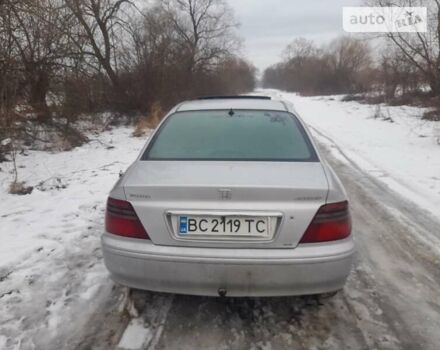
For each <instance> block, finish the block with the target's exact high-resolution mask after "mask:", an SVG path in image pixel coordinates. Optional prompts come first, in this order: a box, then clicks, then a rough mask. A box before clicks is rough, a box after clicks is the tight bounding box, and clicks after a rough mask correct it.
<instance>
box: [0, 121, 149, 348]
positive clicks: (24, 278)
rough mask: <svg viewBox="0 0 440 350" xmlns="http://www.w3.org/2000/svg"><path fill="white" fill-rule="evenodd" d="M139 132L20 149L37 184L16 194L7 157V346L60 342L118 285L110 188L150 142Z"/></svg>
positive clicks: (3, 342) (2, 340)
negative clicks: (106, 228) (110, 262)
mask: <svg viewBox="0 0 440 350" xmlns="http://www.w3.org/2000/svg"><path fill="white" fill-rule="evenodd" d="M131 132H132V130H130V129H128V128H118V129H114V130H113V131H107V132H105V133H103V134H101V135H91V138H95V141H92V142H91V143H89V144H87V145H84V146H82V147H80V148H76V149H74V150H73V151H70V152H62V153H57V154H51V153H47V152H33V151H29V152H26V156H24V155H20V156H19V157H18V162H17V163H18V164H17V165H18V167H19V169H18V172H19V180H20V181H26V183H27V185H31V186H36V188H35V189H34V191H33V192H32V194H31V195H26V196H16V195H10V194H8V193H7V191H8V186H9V184H10V182H11V181H12V179H13V176H12V174H11V173H10V170H11V167H12V164H11V163H1V164H0V169H1V171H0V186H1V187H0V198H1V200H0V223H1V226H0V237H1V244H0V349H2V350H3V349H33V348H37V349H47V348H49V347H48V346H47V344H50V348H56V343H55V342H56V341H57V340H58V341H62V340H63V339H67V338H68V337H70V336H72V334H74V332H75V331H76V330H78V329H79V328H80V327H81V325H82V324H83V323H85V322H86V321H87V320H88V318H89V317H88V316H90V315H91V314H92V313H93V311H94V310H95V309H96V307H97V305H98V303H99V299H105V296H104V294H105V293H109V292H110V290H111V288H109V286H111V282H110V281H109V280H108V278H107V272H106V271H105V268H104V266H103V264H102V256H101V250H100V243H99V237H100V234H101V232H102V228H103V218H104V208H105V201H106V198H107V194H108V192H109V191H110V189H111V187H112V185H113V184H114V182H115V181H116V180H117V178H118V173H119V171H121V170H123V171H124V170H125V169H126V168H127V166H128V165H129V164H130V163H131V162H132V161H133V160H134V159H135V158H136V156H137V155H138V153H139V151H140V149H141V147H142V146H143V144H144V143H145V138H143V139H142V138H134V137H131ZM42 182H43V183H42ZM40 183H41V184H40ZM39 184H40V185H39ZM59 348H62V346H61V344H60V347H59Z"/></svg>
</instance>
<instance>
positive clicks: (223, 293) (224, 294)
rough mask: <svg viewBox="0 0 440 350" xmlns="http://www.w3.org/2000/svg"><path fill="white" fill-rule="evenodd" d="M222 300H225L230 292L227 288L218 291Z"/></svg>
mask: <svg viewBox="0 0 440 350" xmlns="http://www.w3.org/2000/svg"><path fill="white" fill-rule="evenodd" d="M217 293H218V295H219V297H220V298H224V297H225V296H226V294H227V293H228V291H227V290H226V289H225V288H219V289H218V291H217Z"/></svg>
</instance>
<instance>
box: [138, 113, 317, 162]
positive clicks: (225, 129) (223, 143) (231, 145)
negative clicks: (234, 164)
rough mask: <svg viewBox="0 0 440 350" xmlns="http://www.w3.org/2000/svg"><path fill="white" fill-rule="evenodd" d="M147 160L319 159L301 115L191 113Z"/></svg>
mask: <svg viewBox="0 0 440 350" xmlns="http://www.w3.org/2000/svg"><path fill="white" fill-rule="evenodd" d="M142 160H236V161H304V162H307V161H308V162H311V161H317V157H316V153H315V152H314V150H313V146H312V145H311V143H310V141H309V139H308V137H307V135H306V134H305V132H304V129H303V127H302V126H301V124H300V123H299V122H298V120H297V119H296V117H295V116H293V115H292V114H290V113H287V112H277V111H250V110H236V111H225V110H221V111H190V112H178V113H175V114H173V115H171V116H170V117H169V118H168V119H167V120H166V121H165V123H164V124H162V126H161V128H160V129H159V131H158V132H157V133H156V135H155V137H154V138H153V140H152V141H151V143H150V145H149V147H148V148H147V150H146V151H145V153H144V155H143V157H142Z"/></svg>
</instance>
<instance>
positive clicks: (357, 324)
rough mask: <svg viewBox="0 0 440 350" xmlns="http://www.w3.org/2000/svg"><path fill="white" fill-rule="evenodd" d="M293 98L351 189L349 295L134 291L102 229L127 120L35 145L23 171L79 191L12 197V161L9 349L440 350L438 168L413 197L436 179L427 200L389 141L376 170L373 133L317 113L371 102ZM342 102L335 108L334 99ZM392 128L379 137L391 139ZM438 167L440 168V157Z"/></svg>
mask: <svg viewBox="0 0 440 350" xmlns="http://www.w3.org/2000/svg"><path fill="white" fill-rule="evenodd" d="M291 98H292V99H293V100H294V102H295V105H296V107H297V109H298V110H299V112H300V113H301V114H302V115H303V117H304V119H305V120H306V121H307V122H308V123H310V124H311V125H312V127H313V128H314V130H315V133H316V136H317V139H318V141H319V143H320V147H322V150H323V152H324V153H325V154H326V155H327V158H328V159H329V160H330V162H331V163H332V165H333V166H334V168H335V169H336V171H337V172H338V174H339V175H340V176H341V179H342V180H343V182H344V184H345V186H346V188H347V190H348V193H349V197H350V199H351V203H352V213H353V218H354V225H355V235H356V241H357V246H358V254H357V257H356V267H355V269H354V270H353V273H352V274H351V276H350V278H349V281H348V284H347V286H346V288H345V289H344V292H343V293H341V294H339V295H337V296H336V297H335V298H333V299H325V300H322V299H321V300H317V299H316V298H263V299H262V298H247V299H236V298H233V299H218V298H202V297H191V296H178V295H175V296H173V295H164V294H159V293H147V292H145V293H143V292H142V293H135V294H134V295H131V296H127V290H126V288H123V287H119V286H114V285H113V283H112V282H110V281H109V280H108V277H107V273H106V271H105V268H104V267H103V264H102V258H101V252H100V250H99V235H100V232H101V230H102V224H103V210H104V204H105V198H106V195H107V192H108V191H109V189H110V187H111V185H112V184H113V182H114V181H115V179H116V178H117V174H118V172H119V170H121V169H124V168H125V167H126V166H127V165H128V164H129V163H130V162H131V161H132V159H134V157H135V156H136V155H137V153H138V151H139V149H140V148H141V146H142V144H143V142H144V140H139V139H135V138H132V137H129V134H130V130H128V129H117V130H114V131H113V132H111V133H105V134H103V135H102V136H100V140H101V141H103V142H104V143H105V144H110V142H111V145H112V146H114V147H115V148H112V149H108V148H106V147H105V146H103V145H102V144H100V143H92V144H89V145H86V146H83V147H81V148H78V149H76V150H74V151H72V152H68V153H60V154H46V153H40V152H32V153H31V154H29V156H27V157H20V159H19V161H20V164H21V165H23V166H25V168H22V169H20V172H21V176H22V179H23V180H27V182H28V183H29V184H30V185H34V184H37V183H38V182H40V181H42V180H45V179H47V178H52V177H54V178H60V179H61V182H62V183H64V184H65V185H66V186H67V187H66V188H61V189H56V188H50V187H51V185H50V183H49V184H46V185H45V186H43V187H42V189H44V190H45V191H40V190H34V192H33V193H32V195H30V196H27V197H16V196H11V195H8V194H6V187H7V184H8V181H9V180H10V178H11V175H10V174H8V171H7V167H8V166H9V165H7V164H5V163H2V164H0V167H1V168H2V171H1V172H0V181H1V185H2V194H1V196H2V201H1V202H0V220H1V226H0V230H1V237H2V243H3V244H2V245H1V246H0V349H1V350H3V349H7V350H9V349H26V350H27V349H33V348H36V349H45V350H46V349H48V350H50V349H97V350H99V349H141V348H145V349H194V348H198V349H427V350H431V349H432V350H434V349H435V350H436V349H437V348H438V346H437V345H438V344H440V333H439V332H438V329H440V294H439V290H440V253H439V250H438V247H440V237H439V229H438V227H439V224H440V222H439V220H438V218H436V215H435V214H436V213H435V212H433V211H432V210H431V211H430V209H432V204H433V203H436V201H439V197H440V196H439V195H438V194H436V193H437V192H436V191H437V190H438V187H436V186H437V184H436V182H435V181H433V182H431V181H430V180H429V177H430V176H431V175H430V172H431V171H432V170H431V168H427V167H426V166H425V167H424V168H423V169H425V170H426V171H425V173H424V174H423V173H422V171H420V170H421V169H420V167H423V164H424V163H422V162H420V163H417V167H419V169H416V170H417V171H416V170H411V171H413V172H412V173H411V176H416V178H414V179H415V180H414V181H412V182H411V181H410V182H409V184H408V186H407V188H408V190H409V191H410V192H411V193H412V191H414V190H417V191H420V192H419V193H424V192H423V191H425V190H428V189H429V186H434V188H433V191H432V192H431V193H430V196H428V197H429V198H427V200H426V201H425V202H423V203H422V202H418V199H417V198H415V197H414V196H412V195H407V193H401V192H400V191H398V187H393V186H394V185H392V184H391V185H390V183H391V182H390V180H389V179H394V177H396V179H397V180H398V181H400V182H399V183H405V181H406V180H408V178H405V175H404V176H402V177H399V176H396V175H394V172H393V169H394V168H393V167H394V166H397V165H398V164H397V163H395V162H394V161H391V162H390V164H389V165H387V164H382V161H381V159H385V157H388V158H389V159H393V156H392V155H384V156H383V158H381V154H380V152H379V151H377V154H376V155H375V156H374V157H372V158H373V159H371V160H372V161H375V162H374V164H376V165H375V167H374V168H372V167H370V165H371V164H372V163H370V162H365V161H362V160H363V159H367V158H368V157H369V154H368V152H367V153H366V150H367V149H366V148H365V147H363V146H359V145H362V144H363V143H362V142H354V140H352V142H351V143H350V142H349V140H348V139H342V138H341V137H340V136H339V134H338V133H337V130H338V129H336V128H334V129H333V127H332V126H331V125H330V124H331V123H328V125H327V124H326V123H324V122H323V123H320V122H319V121H318V120H314V118H315V117H314V115H315V113H314V112H323V111H329V113H330V112H331V113H334V114H331V116H329V118H331V117H334V118H335V119H336V120H337V118H346V117H347V116H346V114H345V112H344V111H345V108H348V109H349V110H350V109H353V108H360V109H362V110H363V109H364V108H370V110H371V107H369V106H358V107H357V106H356V104H351V103H350V104H348V105H345V104H344V105H342V104H341V103H339V102H337V101H327V100H323V99H313V98H299V97H291ZM328 104H329V105H330V107H331V108H329V109H326V106H327V105H328ZM333 104H334V105H333ZM332 105H333V107H332ZM363 113H364V114H363ZM335 115H336V116H335ZM341 115H342V117H341ZM366 115H367V112H366V111H363V112H362V113H359V115H358V117H359V118H360V119H361V120H363V117H365V119H366V121H365V122H366V123H367V124H369V123H370V122H372V123H374V127H375V128H378V129H380V128H381V127H380V126H381V125H388V124H387V122H384V121H378V120H377V121H376V120H370V119H368V118H367V117H366ZM404 118H406V117H404ZM404 120H406V119H404ZM376 123H377V124H376ZM410 123H412V122H410ZM358 124H361V126H362V125H364V122H363V121H359V122H358ZM395 124H397V122H396V123H395ZM344 125H346V126H345V127H348V125H349V124H347V122H343V121H341V125H340V126H339V128H344ZM376 125H377V126H376ZM399 125H400V124H399ZM361 126H360V127H361ZM350 128H351V129H352V128H353V126H351V127H350ZM366 128H367V126H365V129H366ZM397 128H398V129H399V130H400V131H399V132H403V131H402V130H401V127H397ZM341 130H342V131H341V132H343V130H344V129H341ZM425 133H428V129H426V130H423V134H425ZM378 135H380V133H379V134H378ZM380 137H381V136H378V137H377V139H375V140H376V141H375V142H376V143H377V144H383V143H385V141H384V140H382V139H381V138H380ZM410 139H411V138H410ZM425 141H426V144H428V141H429V142H432V138H431V137H426V138H420V137H416V138H415V139H414V140H412V139H411V142H414V143H415V146H414V148H415V151H414V152H415V153H417V152H421V147H422V146H421V145H420V144H419V143H420V142H421V143H422V144H424V143H425ZM438 147H439V148H440V146H438ZM379 148H381V149H382V152H384V153H386V152H388V151H387V149H388V148H386V147H385V148H384V147H379ZM428 148H429V149H430V151H431V153H430V157H431V158H435V153H432V152H438V151H437V150H436V149H434V148H432V147H430V146H429V147H428ZM406 153H408V151H407V152H406ZM416 156H418V154H416ZM405 159H410V155H407V154H406V155H405ZM432 164H434V166H436V164H437V163H436V159H434V160H433V161H432ZM379 166H380V168H381V171H383V170H386V171H387V176H386V177H383V176H378V173H377V172H376V171H374V170H377V169H378V167H379ZM382 168H384V169H382ZM385 168H386V169H385ZM435 169H436V168H434V170H435ZM381 174H382V173H381ZM388 175H389V176H388ZM425 175H426V176H425ZM425 177H426V179H425ZM424 179H425V180H426V181H427V182H425V181H424ZM57 182H58V181H56V182H55V183H53V182H52V187H53V186H55V185H56V184H57ZM425 185H426V186H425ZM428 192H429V191H428ZM412 200H415V201H417V204H418V205H416V204H414V202H413V201H412ZM433 214H434V215H433ZM132 303H134V304H135V305H136V306H137V308H138V309H139V310H140V315H139V316H137V315H136V312H135V310H134V308H133V306H132Z"/></svg>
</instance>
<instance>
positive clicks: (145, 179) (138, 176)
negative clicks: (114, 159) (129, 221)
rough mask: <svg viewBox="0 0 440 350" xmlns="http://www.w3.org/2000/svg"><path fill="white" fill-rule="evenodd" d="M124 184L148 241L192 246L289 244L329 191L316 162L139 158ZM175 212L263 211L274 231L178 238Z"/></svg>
mask: <svg viewBox="0 0 440 350" xmlns="http://www.w3.org/2000/svg"><path fill="white" fill-rule="evenodd" d="M123 186H124V190H125V194H126V197H127V199H128V200H129V201H130V202H131V203H132V205H133V207H134V209H135V211H136V212H137V214H138V216H139V218H140V220H141V221H142V224H143V225H144V226H145V228H146V230H147V232H148V234H149V235H150V238H151V240H152V241H153V243H155V244H158V245H181V246H196V247H197V246H200V247H201V246H209V247H237V248H245V247H255V246H258V247H273V248H275V247H277V248H282V247H284V248H288V247H290V248H291V247H294V246H296V245H297V244H298V242H299V241H300V239H301V237H302V235H303V234H304V232H305V230H306V229H307V226H308V225H309V223H310V222H311V220H312V219H313V216H314V215H315V213H316V211H317V210H318V209H319V207H320V206H321V205H322V204H324V203H325V200H326V196H327V192H328V184H327V179H326V176H325V173H324V171H323V168H322V165H321V164H320V163H319V162H211V161H192V162H187V161H140V162H137V163H135V164H134V165H133V167H132V168H131V169H130V170H129V171H128V173H127V174H126V176H125V177H124V180H123ZM180 213H183V214H184V215H191V214H192V213H194V215H197V216H199V217H201V216H203V215H208V216H209V215H219V216H221V215H224V216H229V215H230V216H237V215H238V216H241V215H249V216H254V217H255V216H256V217H258V216H262V217H266V218H268V220H270V221H271V224H270V227H271V229H272V230H273V232H271V235H270V236H268V237H266V238H267V239H262V238H261V237H260V238H259V239H256V238H255V237H246V238H243V237H240V238H234V237H218V236H217V237H216V236H215V235H214V236H213V237H209V239H207V237H190V238H186V239H181V237H179V232H176V230H177V227H178V224H177V222H176V220H178V217H179V214H180Z"/></svg>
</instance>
